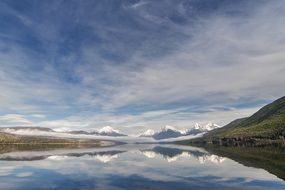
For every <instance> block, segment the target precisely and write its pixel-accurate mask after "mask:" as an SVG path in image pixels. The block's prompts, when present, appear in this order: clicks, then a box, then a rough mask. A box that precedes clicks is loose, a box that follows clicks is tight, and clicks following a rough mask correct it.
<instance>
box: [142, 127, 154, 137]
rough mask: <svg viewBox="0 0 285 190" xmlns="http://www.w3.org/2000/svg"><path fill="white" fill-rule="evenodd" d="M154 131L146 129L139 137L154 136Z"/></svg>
mask: <svg viewBox="0 0 285 190" xmlns="http://www.w3.org/2000/svg"><path fill="white" fill-rule="evenodd" d="M154 133H155V132H154V130H152V129H148V130H146V131H145V132H144V133H142V134H140V135H139V136H140V137H152V136H153V135H154Z"/></svg>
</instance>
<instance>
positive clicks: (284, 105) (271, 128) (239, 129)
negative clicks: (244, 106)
mask: <svg viewBox="0 0 285 190" xmlns="http://www.w3.org/2000/svg"><path fill="white" fill-rule="evenodd" d="M284 135H285V96H284V97H282V98H279V99H278V100H276V101H274V102H272V103H270V104H268V105H266V106H264V107H263V108H261V109H260V110H259V111H257V112H256V113H255V114H253V115H252V116H251V117H248V118H243V119H239V120H235V121H233V122H231V123H230V124H228V125H227V126H225V127H223V128H221V129H218V130H214V131H212V132H210V133H208V134H207V135H205V137H206V138H215V137H216V138H235V137H255V138H279V136H280V137H281V136H284Z"/></svg>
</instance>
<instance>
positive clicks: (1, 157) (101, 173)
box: [0, 145, 285, 190]
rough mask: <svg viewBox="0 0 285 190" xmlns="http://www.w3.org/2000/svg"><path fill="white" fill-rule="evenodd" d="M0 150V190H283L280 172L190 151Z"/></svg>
mask: <svg viewBox="0 0 285 190" xmlns="http://www.w3.org/2000/svg"><path fill="white" fill-rule="evenodd" d="M0 151H1V154H0V164H1V169H0V189H1V190H6V189H7V190H16V189H17V190H18V189H21V190H22V189H29V190H33V189H35V190H41V189H61V190H64V189H71V190H72V189H80V190H81V189H115V190H116V189H159V190H162V189H166V190H167V189H179V190H183V189H187V190H188V189H198V190H199V189H264V190H265V189H266V190H268V189H285V182H284V181H283V179H282V177H283V176H282V175H283V173H282V171H281V173H280V171H278V172H275V170H272V169H270V168H269V169H268V168H267V167H263V165H262V164H259V165H254V164H252V163H255V162H254V159H251V160H250V159H249V160H248V162H247V163H246V164H245V163H244V161H240V160H237V159H235V158H234V157H232V156H231V155H229V156H227V154H225V152H223V153H221V152H218V151H206V150H205V149H203V148H196V147H189V146H176V145H120V146H114V147H107V148H81V149H74V148H65V149H54V148H50V149H47V148H46V147H45V148H40V149H36V148H27V147H8V146H6V147H1V148H0ZM231 151H232V150H231ZM210 152H211V153H210ZM215 152H217V153H215ZM278 154H279V153H278ZM280 154H281V155H282V154H283V153H280ZM283 155H284V154H283ZM233 159H235V160H237V161H239V162H237V161H234V160H233ZM267 160H268V159H267ZM281 161H282V160H281ZM270 163H271V162H270ZM274 163H275V162H274ZM276 163H279V162H276ZM243 164H244V165H243ZM245 165H247V166H245ZM265 165H266V164H265ZM274 167H276V166H274ZM266 169H267V170H266ZM270 172H271V173H270Z"/></svg>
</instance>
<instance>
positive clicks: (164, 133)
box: [152, 125, 183, 140]
mask: <svg viewBox="0 0 285 190" xmlns="http://www.w3.org/2000/svg"><path fill="white" fill-rule="evenodd" d="M180 136H183V134H182V133H181V131H179V130H178V129H176V128H175V127H172V126H169V125H166V126H165V127H163V128H162V129H161V131H159V132H156V133H154V135H153V136H152V137H153V138H154V139H155V140H160V139H168V138H176V137H180Z"/></svg>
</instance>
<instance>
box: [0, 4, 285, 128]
mask: <svg viewBox="0 0 285 190" xmlns="http://www.w3.org/2000/svg"><path fill="white" fill-rule="evenodd" d="M48 4H49V5H47V4H46V3H45V2H34V4H33V6H29V5H25V4H21V5H20V4H19V6H29V7H37V9H36V8H30V10H29V11H27V12H26V11H22V10H18V9H17V7H15V6H14V5H13V4H11V3H8V2H1V8H0V10H1V13H0V14H1V15H2V16H4V17H3V18H9V19H10V20H12V21H11V22H10V21H9V22H8V20H5V19H2V20H0V28H1V29H0V60H1V64H0V91H1V93H0V104H1V107H0V115H2V116H1V117H3V118H5V117H7V115H8V114H11V113H15V114H18V116H20V115H21V117H22V118H21V117H18V118H14V119H15V121H16V120H18V121H19V122H20V123H21V121H20V120H21V119H22V124H28V122H31V123H34V124H37V125H44V126H51V127H66V128H93V127H95V128H96V127H99V126H103V125H114V126H117V127H122V128H123V130H129V131H135V130H141V129H142V128H143V127H142V128H138V127H137V126H153V127H155V128H158V127H159V126H162V125H165V124H173V125H176V126H181V127H185V126H187V125H192V124H193V123H194V122H207V121H214V122H217V123H218V124H220V125H222V124H225V123H227V122H229V121H231V120H232V119H235V118H237V117H243V116H247V115H250V114H252V113H253V112H254V111H256V110H257V109H258V108H259V107H261V106H262V105H264V104H265V103H269V102H270V101H272V100H274V99H276V98H278V97H280V96H283V95H284V94H283V93H284V91H285V85H284V81H285V78H284V76H285V75H284V72H285V66H284V61H285V55H284V51H285V42H284V39H285V33H284V29H285V28H284V24H283V22H284V19H283V18H284V16H285V15H284V13H285V4H284V2H283V1H274V2H270V3H269V2H265V1H250V2H244V1H239V2H237V1H236V2H231V3H227V2H224V3H222V2H220V1H209V2H207V1H205V2H204V6H201V5H200V4H199V2H196V1H183V0H181V1H178V2H173V1H162V2H154V1H147V0H145V1H132V2H130V3H128V4H126V2H124V3H122V2H117V3H112V4H107V3H106V2H104V1H98V2H97V1H96V2H92V1H90V2H89V1H81V2H77V1H70V2H62V3H60V2H58V1H52V2H50V3H48ZM74 7H76V8H74ZM213 7H216V8H213ZM233 7H234V8H233ZM93 9H95V10H93ZM1 26H2V27H1ZM47 26H48V27H47ZM19 31H21V32H19ZM216 107H222V108H225V109H224V110H215V111H210V110H212V109H213V108H216ZM229 108H230V109H229ZM201 110H203V111H201ZM199 111H200V112H199ZM25 119H27V120H28V121H26V122H24V120H25ZM6 122H7V121H6ZM1 125H3V126H4V125H6V124H1ZM124 127H125V128H124ZM132 127H134V128H132Z"/></svg>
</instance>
